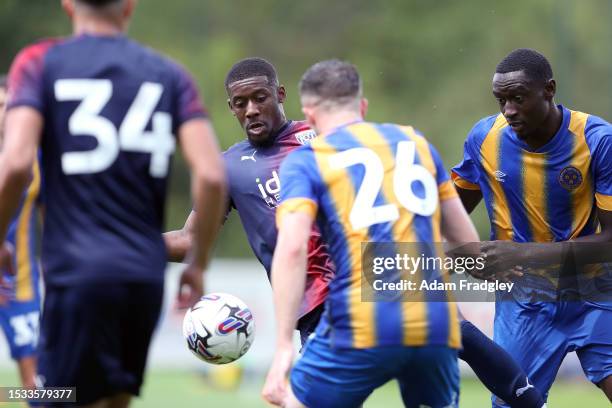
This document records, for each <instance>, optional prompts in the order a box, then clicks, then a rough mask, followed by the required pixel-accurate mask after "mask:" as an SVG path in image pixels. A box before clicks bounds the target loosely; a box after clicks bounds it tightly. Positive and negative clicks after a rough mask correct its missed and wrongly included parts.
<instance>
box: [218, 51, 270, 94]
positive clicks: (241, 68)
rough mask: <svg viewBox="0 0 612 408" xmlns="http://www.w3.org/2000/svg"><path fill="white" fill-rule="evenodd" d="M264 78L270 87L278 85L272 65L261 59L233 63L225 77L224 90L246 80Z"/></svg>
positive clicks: (247, 59)
mask: <svg viewBox="0 0 612 408" xmlns="http://www.w3.org/2000/svg"><path fill="white" fill-rule="evenodd" d="M257 76H265V77H266V78H268V83H269V84H270V85H278V77H277V75H276V69H275V68H274V65H272V64H271V63H269V62H268V61H266V60H265V59H263V58H245V59H243V60H240V61H238V62H237V63H235V64H234V65H233V66H232V68H231V69H230V70H229V72H228V73H227V76H226V77H225V89H226V90H227V89H228V87H229V85H230V84H232V83H234V82H236V81H241V80H243V79H247V78H253V77H257Z"/></svg>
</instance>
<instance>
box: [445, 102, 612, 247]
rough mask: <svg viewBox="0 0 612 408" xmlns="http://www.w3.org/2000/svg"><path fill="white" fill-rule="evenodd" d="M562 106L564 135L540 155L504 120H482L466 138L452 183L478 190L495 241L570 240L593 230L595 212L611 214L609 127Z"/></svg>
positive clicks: (611, 129) (499, 117)
mask: <svg viewBox="0 0 612 408" xmlns="http://www.w3.org/2000/svg"><path fill="white" fill-rule="evenodd" d="M559 107H560V109H562V111H563V122H562V124H561V127H560V128H559V131H558V132H557V134H556V135H555V136H554V137H553V138H552V139H551V140H550V141H549V142H548V143H547V144H546V145H544V146H542V147H541V148H539V149H538V150H536V151H533V150H531V149H530V148H529V147H528V146H527V145H526V144H525V143H524V142H523V141H521V140H520V139H519V138H518V137H517V135H516V134H515V133H514V131H513V130H512V128H510V127H509V126H508V124H507V122H506V119H505V118H504V116H503V115H501V114H499V115H494V116H490V117H487V118H484V119H482V120H481V121H480V122H478V123H477V124H476V126H475V127H474V128H473V129H472V130H471V132H470V134H469V135H468V137H467V140H466V142H465V148H464V157H463V161H462V162H461V163H460V164H459V165H457V166H456V167H454V168H453V179H454V182H455V184H456V185H457V186H458V187H461V188H464V189H479V190H481V192H482V195H483V198H484V202H485V205H486V208H487V211H488V214H489V219H490V220H491V239H498V240H513V241H516V242H556V241H565V240H568V239H572V238H576V237H579V236H583V235H589V234H593V233H595V232H596V230H597V221H596V217H595V214H596V213H595V207H596V206H597V207H599V208H601V209H603V210H607V211H612V127H611V126H610V124H609V123H607V122H606V121H605V120H603V119H601V118H599V117H596V116H593V115H589V114H586V113H582V112H577V111H570V110H568V109H566V108H564V107H562V106H559Z"/></svg>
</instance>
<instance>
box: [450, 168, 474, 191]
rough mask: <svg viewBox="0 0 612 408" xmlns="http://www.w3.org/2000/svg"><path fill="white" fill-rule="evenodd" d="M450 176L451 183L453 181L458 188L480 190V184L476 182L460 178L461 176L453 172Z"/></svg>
mask: <svg viewBox="0 0 612 408" xmlns="http://www.w3.org/2000/svg"><path fill="white" fill-rule="evenodd" d="M451 177H452V179H453V183H455V185H456V186H457V187H459V188H462V189H464V190H480V186H479V185H478V184H475V183H472V182H471V181H467V180H466V179H464V178H461V176H460V175H458V174H457V173H455V172H452V173H451Z"/></svg>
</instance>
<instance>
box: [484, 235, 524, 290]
mask: <svg viewBox="0 0 612 408" xmlns="http://www.w3.org/2000/svg"><path fill="white" fill-rule="evenodd" d="M480 250H481V252H482V256H483V258H485V268H484V270H483V271H482V273H483V275H488V276H489V277H490V278H495V279H498V280H500V281H502V282H512V281H513V280H514V279H515V278H519V277H521V276H523V272H524V266H523V263H524V262H525V259H524V254H525V248H524V246H522V245H521V244H519V243H517V242H511V241H485V242H483V243H482V244H481V247H480Z"/></svg>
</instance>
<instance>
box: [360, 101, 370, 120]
mask: <svg viewBox="0 0 612 408" xmlns="http://www.w3.org/2000/svg"><path fill="white" fill-rule="evenodd" d="M359 113H361V117H362V118H365V117H366V115H367V113H368V100H367V99H366V98H361V101H359Z"/></svg>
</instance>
